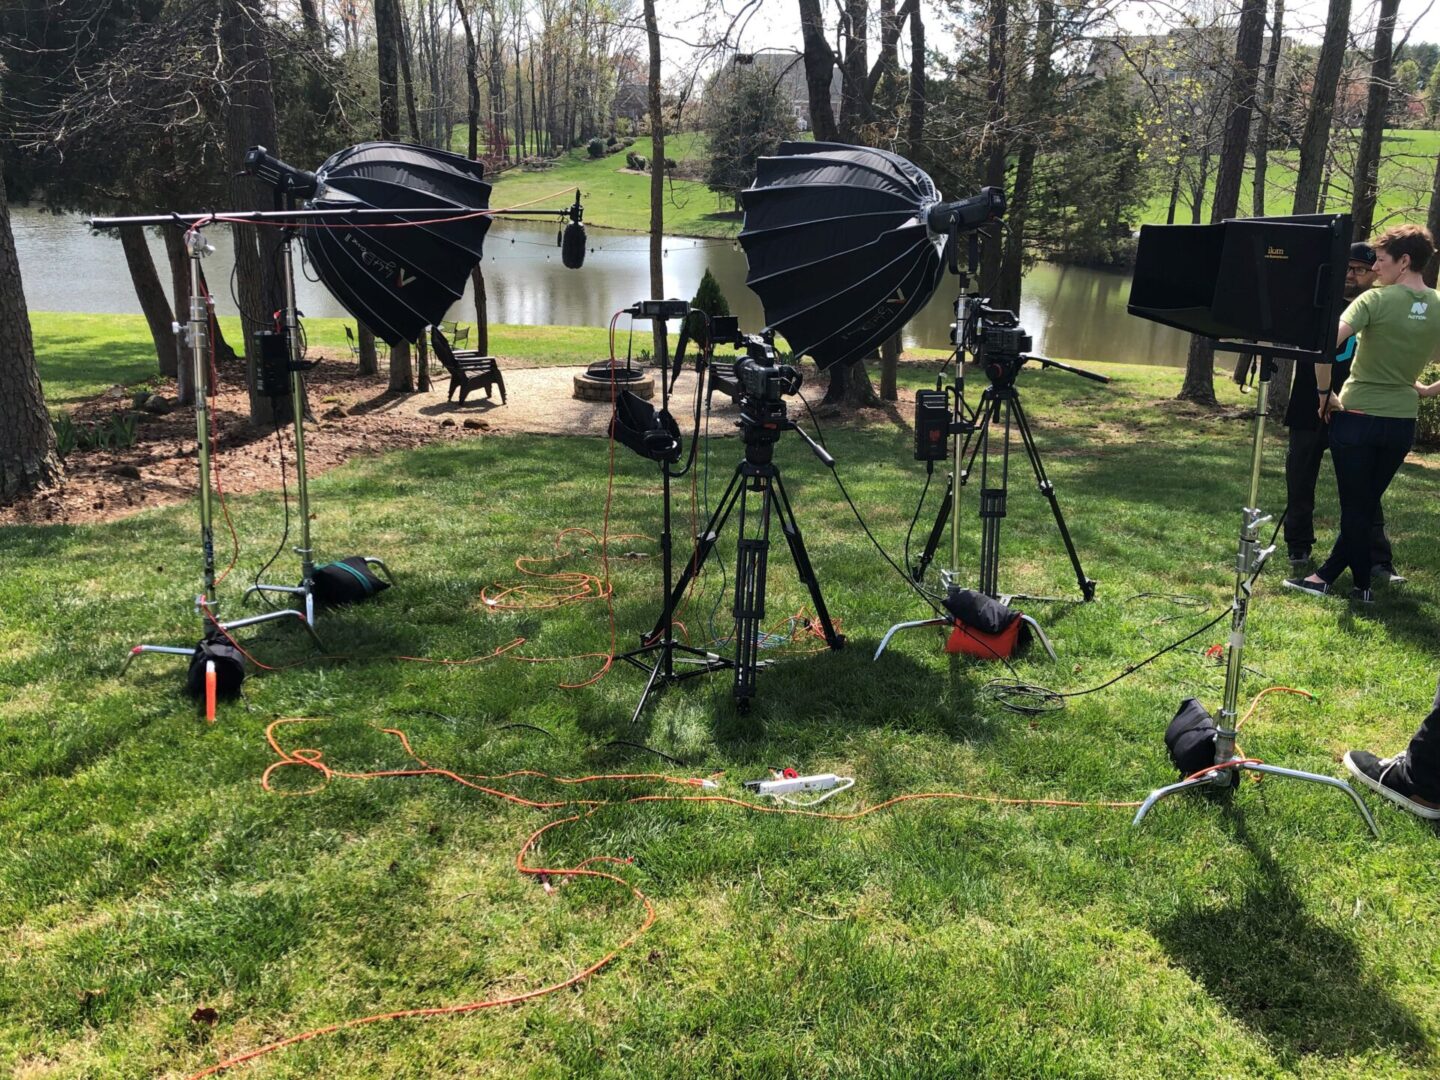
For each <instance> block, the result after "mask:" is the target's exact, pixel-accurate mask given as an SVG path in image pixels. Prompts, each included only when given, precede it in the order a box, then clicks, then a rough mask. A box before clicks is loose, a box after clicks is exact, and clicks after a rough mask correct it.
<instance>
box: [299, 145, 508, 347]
mask: <svg viewBox="0 0 1440 1080" xmlns="http://www.w3.org/2000/svg"><path fill="white" fill-rule="evenodd" d="M315 175H316V180H317V184H318V189H317V191H316V194H315V197H314V198H313V199H312V200H311V201H310V203H309V206H310V207H312V208H314V209H317V210H342V209H347V208H356V209H379V210H384V209H387V208H394V209H405V210H417V209H418V210H420V211H421V212H420V213H408V214H396V215H395V216H394V217H393V218H390V217H388V216H385V215H379V216H376V217H368V218H366V219H365V220H364V222H363V223H356V224H354V225H351V224H341V223H338V222H337V221H336V220H335V219H334V218H315V219H314V220H313V221H312V222H310V223H309V227H308V228H306V229H305V230H304V233H305V254H306V256H307V257H308V258H309V260H310V263H311V265H312V266H314V267H315V272H316V273H317V274H319V276H320V280H321V281H322V282H324V284H325V287H326V288H327V289H329V290H330V292H331V293H333V294H334V296H335V299H337V300H339V301H340V303H341V304H343V305H344V307H345V310H347V311H348V312H350V314H352V315H354V316H355V318H357V319H359V320H360V321H361V322H363V323H364V324H365V325H366V326H368V327H369V328H370V329H371V330H373V331H374V332H375V333H376V334H377V335H378V336H379V337H381V338H383V339H384V340H385V341H386V342H387V343H388V344H390V345H398V344H399V343H400V342H402V341H415V340H417V339H418V338H419V337H420V334H421V331H422V330H423V329H424V328H425V327H426V326H431V325H434V324H436V323H438V322H440V321H441V320H442V319H443V318H444V317H445V313H446V311H447V310H448V309H449V308H450V305H451V304H453V303H454V302H455V301H456V300H459V299H460V297H461V296H462V295H463V294H464V292H465V283H466V281H467V280H469V277H470V271H471V270H473V269H474V267H475V264H476V263H478V262H479V261H480V257H481V254H482V248H483V245H484V242H485V232H486V230H487V229H489V228H490V217H489V215H488V214H477V215H475V216H469V217H467V216H465V215H463V214H460V215H458V217H457V218H453V219H452V218H446V217H443V216H442V215H435V216H434V217H433V218H432V217H427V216H426V215H425V214H424V212H423V211H424V210H425V209H426V208H434V209H436V210H440V211H446V212H449V213H450V214H453V213H454V212H455V211H456V210H462V211H463V210H466V209H470V210H477V211H478V210H485V209H487V208H488V207H489V205H490V185H489V184H488V183H486V182H485V180H484V176H485V167H484V165H482V164H481V163H480V162H478V161H471V160H470V159H468V158H465V157H461V156H460V155H459V154H451V153H448V152H446V151H444V150H435V149H432V148H430V147H426V146H408V145H405V144H403V143H392V142H370V143H361V144H359V145H358V146H352V147H350V148H349V149H347V150H341V151H340V152H339V153H337V154H333V155H331V156H330V157H329V158H327V159H326V161H325V163H324V164H323V165H321V166H320V168H319V169H318V170H317V171H316V174H315ZM409 222H423V224H418V225H411V224H408V223H409Z"/></svg>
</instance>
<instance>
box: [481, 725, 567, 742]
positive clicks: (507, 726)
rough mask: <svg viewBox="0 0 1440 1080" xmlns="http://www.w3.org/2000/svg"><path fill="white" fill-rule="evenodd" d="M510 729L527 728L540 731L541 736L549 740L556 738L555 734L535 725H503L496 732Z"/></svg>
mask: <svg viewBox="0 0 1440 1080" xmlns="http://www.w3.org/2000/svg"><path fill="white" fill-rule="evenodd" d="M510 728H525V729H526V730H527V731H538V732H539V733H540V734H541V735H544V736H545V737H546V738H547V739H553V738H555V736H554V734H552V733H551V732H549V731H546V730H545V729H544V728H543V727H536V726H535V725H534V724H518V723H517V724H501V725H500V726H499V727H498V728H496V729H495V730H496V731H506V730H508V729H510Z"/></svg>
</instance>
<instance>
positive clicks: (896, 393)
mask: <svg viewBox="0 0 1440 1080" xmlns="http://www.w3.org/2000/svg"><path fill="white" fill-rule="evenodd" d="M899 384H900V335H899V334H891V335H890V336H889V337H888V338H886V339H885V341H884V342H883V343H882V344H881V346H880V400H881V401H899V400H900V385H899Z"/></svg>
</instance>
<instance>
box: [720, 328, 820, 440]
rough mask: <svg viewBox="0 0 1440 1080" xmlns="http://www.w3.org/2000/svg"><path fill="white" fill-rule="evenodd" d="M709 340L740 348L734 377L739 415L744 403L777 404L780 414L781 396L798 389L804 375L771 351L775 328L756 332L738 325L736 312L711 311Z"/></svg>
mask: <svg viewBox="0 0 1440 1080" xmlns="http://www.w3.org/2000/svg"><path fill="white" fill-rule="evenodd" d="M710 340H711V342H712V343H714V344H716V345H730V346H733V347H734V348H737V349H744V350H745V352H744V355H743V356H737V357H736V358H735V379H736V381H737V382H738V383H739V385H740V408H741V411H742V415H743V412H744V409H745V407H746V406H747V405H750V406H756V407H759V406H764V405H767V404H768V405H771V406H774V405H779V406H780V411H781V415H782V416H783V415H784V408H785V405H784V400H783V399H784V398H787V397H792V396H794V395H795V394H798V393H799V392H800V387H801V385H802V384H803V383H804V381H805V377H804V376H803V375H801V374H800V371H799V369H798V368H795V367H794V366H792V365H790V364H782V363H780V359H779V356H778V354H777V353H776V352H775V331H774V330H771V329H769V328H768V327H767V328H766V329H764V330H762V331H760V333H758V334H746V333H744V332H743V331H741V329H740V317H739V316H738V315H714V316H712V317H711V319H710Z"/></svg>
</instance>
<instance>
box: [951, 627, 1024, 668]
mask: <svg viewBox="0 0 1440 1080" xmlns="http://www.w3.org/2000/svg"><path fill="white" fill-rule="evenodd" d="M1020 623H1021V620H1019V619H1016V620H1015V621H1014V622H1012V623H1011V624H1010V625H1009V626H1007V627H1006V628H1005V629H1004V630H1001V631H1000V633H998V634H987V633H986V632H985V631H984V630H976V629H975V628H974V627H973V626H966V625H965V624H964V623H962V622H956V623H955V624H954V627H955V628H954V629H953V630H951V631H950V639H949V640H948V641H946V642H945V651H946V652H948V653H964V654H965V655H967V656H973V657H975V658H976V659H977V660H1002V659H1008V658H1009V657H1010V656H1012V655H1014V653H1015V649H1016V647H1017V646H1018V645H1019V643H1020Z"/></svg>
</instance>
